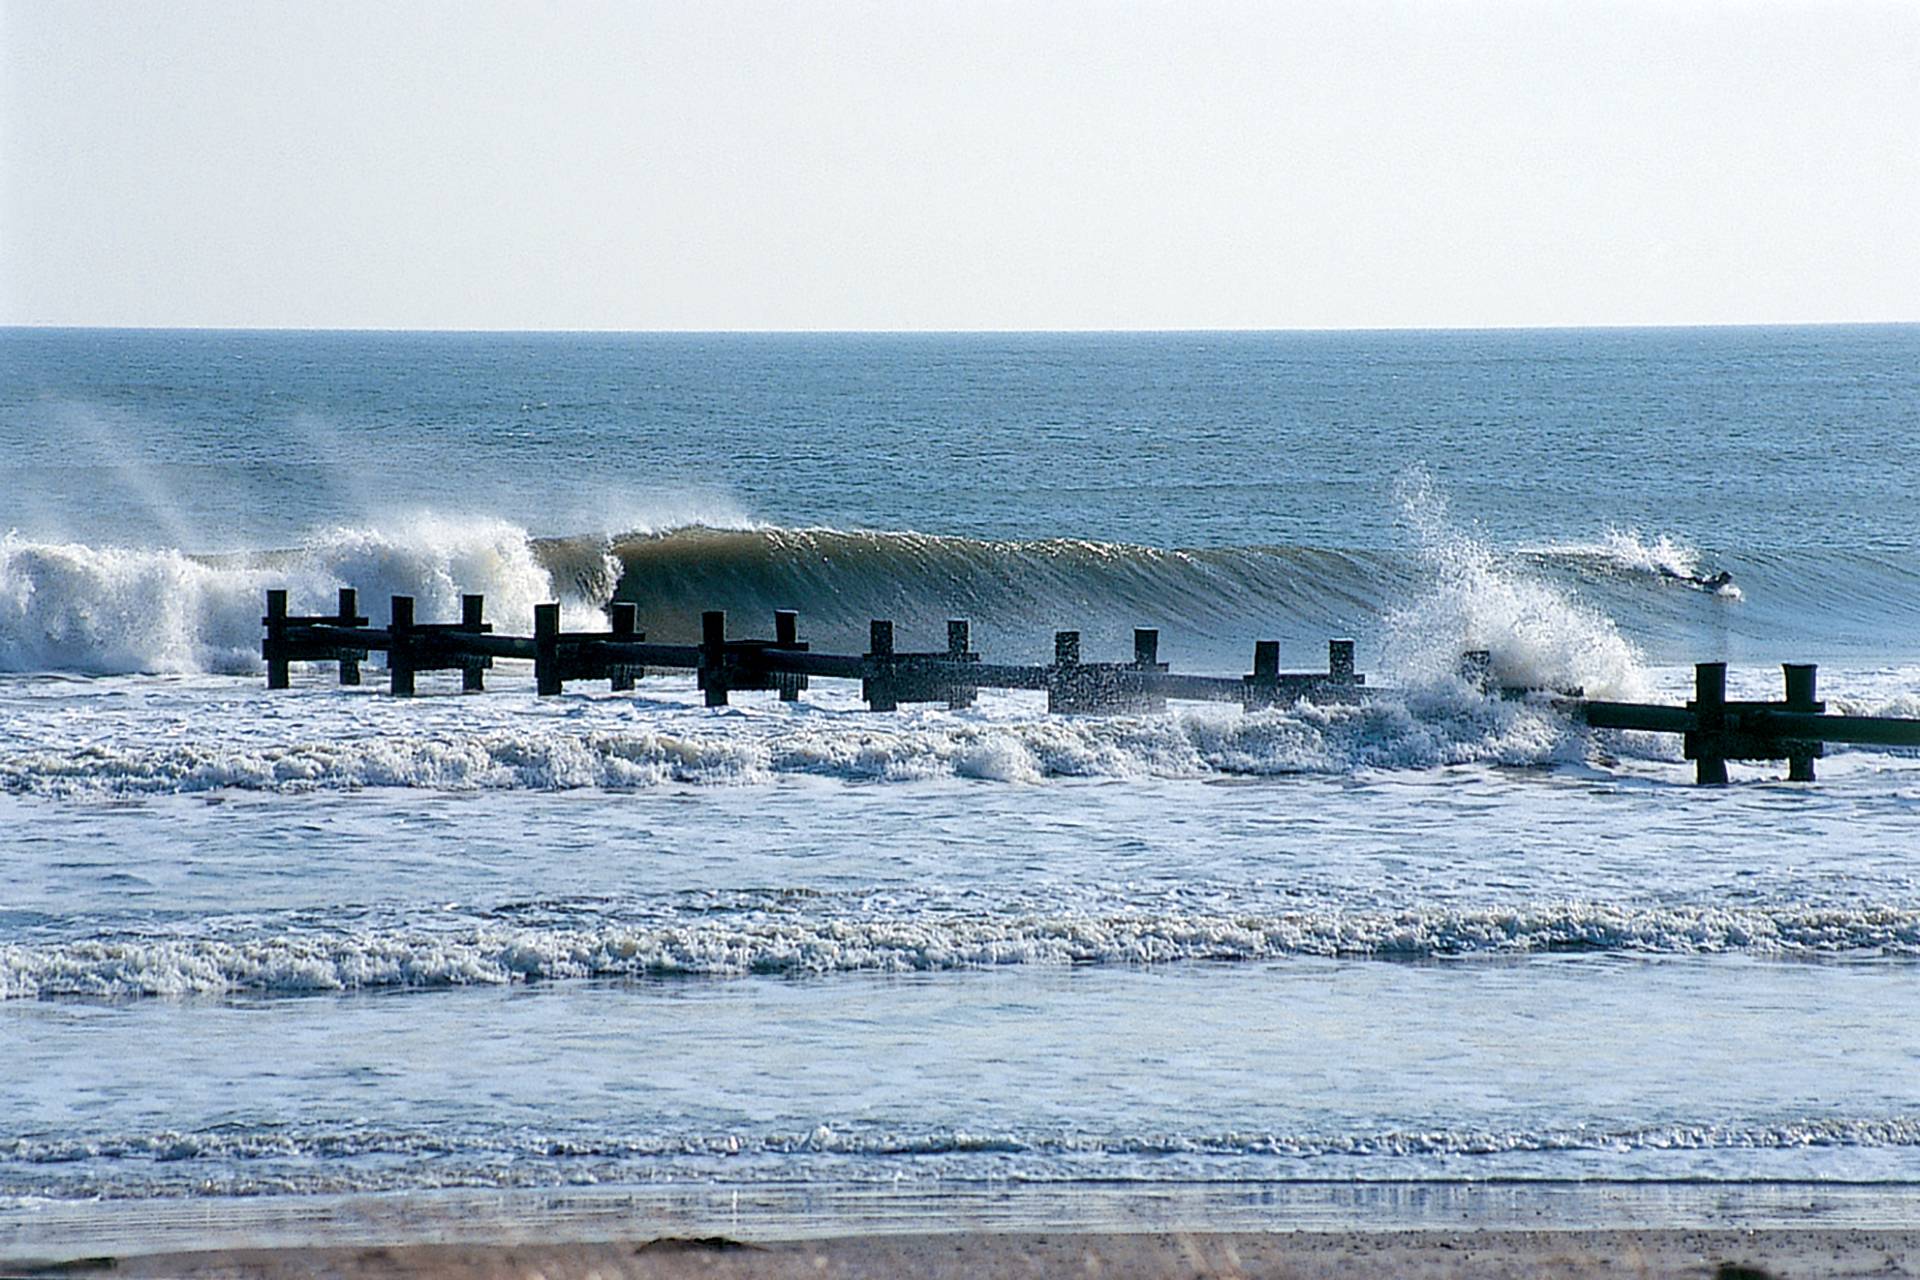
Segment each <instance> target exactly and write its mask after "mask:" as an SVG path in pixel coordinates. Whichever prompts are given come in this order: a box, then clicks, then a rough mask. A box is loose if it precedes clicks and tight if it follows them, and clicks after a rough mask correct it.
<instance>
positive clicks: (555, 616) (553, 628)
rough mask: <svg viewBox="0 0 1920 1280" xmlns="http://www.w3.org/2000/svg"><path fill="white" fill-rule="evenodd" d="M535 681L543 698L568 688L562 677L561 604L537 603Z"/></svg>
mask: <svg viewBox="0 0 1920 1280" xmlns="http://www.w3.org/2000/svg"><path fill="white" fill-rule="evenodd" d="M533 682H534V686H535V687H536V688H537V689H538V690H539V692H540V696H541V697H543V698H551V697H554V696H555V695H557V694H560V693H563V692H565V690H566V682H565V681H563V680H562V679H561V678H560V606H559V605H557V604H537V605H535V606H533Z"/></svg>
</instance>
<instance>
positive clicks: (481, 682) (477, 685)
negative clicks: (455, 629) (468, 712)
mask: <svg viewBox="0 0 1920 1280" xmlns="http://www.w3.org/2000/svg"><path fill="white" fill-rule="evenodd" d="M486 616H487V598H486V597H485V596H461V597H460V629H461V630H463V631H471V632H473V633H474V634H476V635H478V634H479V633H480V632H481V631H482V630H483V629H484V628H485V627H486V625H487V624H486ZM460 687H461V688H462V689H464V690H465V691H466V692H468V693H479V692H481V691H482V690H483V689H485V688H486V687H487V684H486V679H485V675H484V669H483V668H482V667H481V666H480V664H479V663H477V662H476V663H475V664H474V665H472V666H470V667H462V668H460Z"/></svg>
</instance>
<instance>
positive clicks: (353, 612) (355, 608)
mask: <svg viewBox="0 0 1920 1280" xmlns="http://www.w3.org/2000/svg"><path fill="white" fill-rule="evenodd" d="M359 616H360V593H359V592H358V591H355V590H354V589H353V588H352V587H342V588H340V625H341V626H343V627H351V626H353V625H354V622H353V620H354V619H355V618H357V617H359ZM340 683H341V684H359V683H360V659H358V658H346V657H343V658H341V659H340Z"/></svg>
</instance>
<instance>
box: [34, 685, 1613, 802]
mask: <svg viewBox="0 0 1920 1280" xmlns="http://www.w3.org/2000/svg"><path fill="white" fill-rule="evenodd" d="M681 683H682V684H688V683H690V682H685V681H682V682H681ZM816 692H817V693H818V692H824V691H816ZM681 696H685V695H684V694H682V695H681ZM529 701H530V699H527V698H525V697H519V698H516V697H514V696H513V695H511V694H502V695H496V696H495V697H493V698H490V699H488V700H487V702H486V704H484V705H482V704H475V703H472V702H464V701H463V702H461V703H453V704H444V705H433V706H414V705H409V704H403V703H394V702H391V701H388V700H385V699H372V698H368V697H364V696H363V697H352V696H349V695H340V694H332V693H328V694H326V695H324V696H323V697H322V698H316V699H314V700H306V701H301V702H297V703H287V704H286V705H285V709H284V711H283V713H282V715H283V716H284V718H282V717H281V716H274V717H270V718H266V719H261V711H260V709H259V708H258V707H257V706H256V705H254V704H250V703H242V704H238V705H236V707H235V708H234V715H235V716H237V717H239V720H238V721H237V722H235V723H233V724H232V725H231V726H229V727H228V728H227V729H225V730H223V729H222V728H221V726H220V724H219V723H217V722H214V723H209V724H207V725H205V726H204V727H199V728H196V727H189V726H183V725H180V724H177V723H175V722H173V721H172V720H166V721H163V722H161V723H159V724H158V725H151V724H149V722H148V721H147V720H146V719H145V718H144V717H142V716H141V715H140V713H139V710H138V708H137V707H129V708H126V709H124V711H122V712H119V713H116V714H118V715H120V716H123V717H125V718H126V719H125V720H124V722H123V721H122V720H117V719H116V720H113V721H98V722H96V725H95V729H94V730H90V731H89V732H88V733H86V734H85V735H83V736H81V737H75V733H76V730H75V728H74V726H73V725H72V723H71V722H70V721H68V720H66V719H63V718H62V716H63V713H62V712H60V711H59V710H58V709H57V707H56V708H53V709H51V710H49V711H47V712H42V713H40V716H39V718H38V719H37V720H36V721H35V722H34V723H35V724H36V725H37V726H38V727H37V728H35V729H34V730H33V731H32V733H33V737H37V738H38V739H39V740H38V741H34V740H32V739H31V738H29V737H28V736H27V733H26V731H27V728H28V722H27V721H25V720H24V719H23V720H21V721H19V722H18V723H19V727H20V728H21V730H22V737H21V739H20V740H19V741H17V742H15V743H0V791H6V792H11V793H14V794H21V795H42V796H66V797H77V798H85V797H89V796H100V797H111V796H126V795H156V794H169V793H175V794H177V793H192V792H202V791H210V790H219V789H228V788H231V789H240V790H249V791H266V792H304V791H315V790H347V789H354V788H361V787H410V788H423V789H432V790H456V791H467V790H565V789H572V788H581V787H600V788H632V787H650V786H658V785H663V784H667V783H688V782H691V783H702V784H740V783H749V784H757V783H764V782H768V781H770V780H773V779H776V778H780V777H788V776H794V775H811V776H816V777H828V778H838V779H844V780H848V781H873V780H879V781H915V780H922V779H929V778H948V777H967V778H982V779H992V780H997V781H1003V782H1013V783H1033V782H1039V781H1041V780H1043V779H1047V778H1083V777H1099V778H1122V779H1125V778H1203V777H1208V776H1213V775H1220V774H1226V775H1233V776H1256V777H1259V776H1276V775H1286V774H1297V773H1320V774H1336V775H1345V774H1351V773H1353V772H1355V771H1357V770H1363V769H1421V768H1431V767H1435V766H1440V765H1456V764H1475V763H1482V764H1496V765H1539V764H1548V763H1556V762H1575V761H1579V760H1582V759H1584V758H1585V757H1586V755H1587V753H1588V751H1589V750H1590V748H1591V740H1590V738H1589V736H1588V735H1587V733H1586V732H1585V731H1583V730H1582V729H1580V728H1579V727H1578V726H1576V725H1574V724H1573V723H1572V722H1571V721H1569V720H1568V719H1566V718H1565V717H1563V716H1561V715H1559V714H1557V713H1556V712H1554V711H1553V710H1551V709H1550V708H1548V707H1545V706H1541V705H1536V704H1530V703H1525V702H1504V701H1500V700H1497V699H1487V698H1483V697H1480V696H1478V695H1477V694H1473V693H1469V692H1467V691H1465V690H1463V689H1461V688H1458V687H1441V688H1439V689H1437V690H1434V691H1427V692H1420V693H1416V694H1415V695H1413V696H1411V697H1408V698H1392V697H1380V698H1375V699H1372V700H1370V701H1368V702H1366V703H1363V704H1358V705H1347V706H1314V705H1311V704H1306V703H1302V704H1299V705H1296V706H1293V707H1285V708H1276V709H1273V710H1268V711H1261V712H1255V713H1252V714H1242V713H1241V712H1239V711H1238V710H1232V709H1198V710H1183V711H1176V712H1170V713H1167V714H1163V715H1154V716H1144V717H1125V716H1120V717H1099V718H1094V717H1086V718H1083V717H1063V716H1047V715H1044V714H1042V715H1035V714H1033V713H1032V712H1031V711H1028V710H1025V709H1024V707H1021V708H1019V709H1016V710H1014V711H1012V712H1008V711H1006V710H1005V709H1004V704H1002V705H1001V706H1000V707H998V708H997V709H996V712H995V713H994V714H986V715H976V714H961V715H955V714H949V713H944V712H936V711H927V712H910V713H905V714H899V715H889V716H875V715H872V714H870V713H866V712H861V711H847V712H834V711H830V710H824V709H821V708H819V707H815V706H808V707H804V708H799V709H793V708H786V709H781V708H773V707H768V708H739V709H735V710H733V711H732V712H730V713H728V714H721V715H713V714H709V713H707V712H706V711H705V710H704V709H701V708H697V707H687V708H684V709H682V708H680V707H675V706H671V705H669V706H655V707H647V708H632V707H629V706H627V705H626V704H623V703H620V702H618V701H615V700H612V699H605V700H595V701H592V702H584V703H575V704H572V705H565V704H562V705H559V706H556V707H551V708H548V707H542V708H537V709H530V708H529V707H528V703H529ZM1007 701H1008V702H1011V701H1012V700H1011V699H1008V700H1007Z"/></svg>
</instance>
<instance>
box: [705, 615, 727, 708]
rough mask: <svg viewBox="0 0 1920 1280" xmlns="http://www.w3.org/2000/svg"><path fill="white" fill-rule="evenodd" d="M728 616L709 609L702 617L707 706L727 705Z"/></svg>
mask: <svg viewBox="0 0 1920 1280" xmlns="http://www.w3.org/2000/svg"><path fill="white" fill-rule="evenodd" d="M726 664H727V615H726V613H725V612H724V611H722V610H719V609H709V610H707V611H706V612H705V613H703V614H701V615H700V672H699V680H700V688H701V689H702V690H704V691H705V692H706V695H707V705H708V706H710V707H724V706H726V705H727V666H726Z"/></svg>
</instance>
